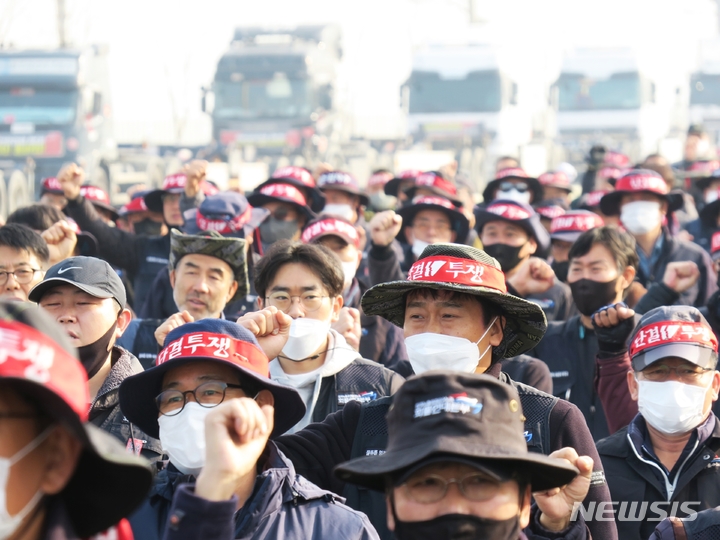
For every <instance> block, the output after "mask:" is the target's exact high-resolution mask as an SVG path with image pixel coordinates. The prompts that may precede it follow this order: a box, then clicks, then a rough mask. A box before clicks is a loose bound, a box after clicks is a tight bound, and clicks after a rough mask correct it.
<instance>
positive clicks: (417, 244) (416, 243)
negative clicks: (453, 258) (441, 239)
mask: <svg viewBox="0 0 720 540" xmlns="http://www.w3.org/2000/svg"><path fill="white" fill-rule="evenodd" d="M429 245H430V244H428V243H427V242H423V241H422V240H418V239H417V238H416V239H415V240H413V244H412V252H413V255H415V257H420V255H422V252H423V251H425V248H426V247H428V246H429Z"/></svg>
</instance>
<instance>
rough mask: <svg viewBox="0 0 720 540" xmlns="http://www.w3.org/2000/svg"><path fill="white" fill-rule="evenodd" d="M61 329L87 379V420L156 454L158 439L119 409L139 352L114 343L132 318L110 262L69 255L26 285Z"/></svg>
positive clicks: (153, 456)
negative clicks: (122, 390)
mask: <svg viewBox="0 0 720 540" xmlns="http://www.w3.org/2000/svg"><path fill="white" fill-rule="evenodd" d="M28 297H29V299H30V300H31V301H33V302H37V303H38V304H39V305H40V307H41V308H42V309H43V310H45V311H46V312H47V313H49V314H50V316H51V317H52V318H54V319H55V320H56V321H57V322H58V323H59V324H60V326H61V327H62V328H63V330H64V331H65V333H66V335H67V336H68V337H69V339H70V341H71V342H72V344H73V345H74V346H75V347H77V348H78V355H79V357H80V362H81V363H82V365H83V367H84V368H85V371H86V373H87V377H88V379H89V382H88V384H89V389H90V399H91V400H90V401H88V403H89V411H90V413H89V419H90V422H92V423H93V424H95V425H96V426H98V427H99V428H101V429H103V430H105V431H107V432H108V433H111V434H112V435H114V436H115V437H117V438H118V439H120V440H121V441H122V442H123V443H124V444H125V445H126V446H127V448H128V450H129V451H133V452H134V453H136V454H142V455H143V456H145V457H147V458H148V459H153V460H156V459H157V458H159V457H160V455H161V454H162V450H161V448H160V443H159V442H158V441H157V440H156V439H153V438H152V437H148V436H147V435H146V434H145V433H143V432H142V431H141V430H139V429H138V428H137V427H135V426H133V425H132V424H131V423H128V422H127V420H126V419H125V416H124V415H123V413H122V411H121V410H120V404H119V401H118V388H119V387H120V383H121V382H122V381H123V380H124V379H125V378H127V377H129V376H130V375H132V374H134V373H139V372H141V371H142V366H141V365H140V363H139V362H138V360H137V358H135V356H133V355H132V354H131V353H129V352H128V351H126V350H125V349H123V348H121V347H118V346H117V345H116V342H117V339H118V338H119V337H120V336H121V335H122V334H123V332H124V331H125V329H126V328H127V326H128V323H129V322H130V317H131V315H130V311H129V310H128V309H127V306H126V300H125V288H124V287H123V285H122V281H120V278H119V277H118V275H117V274H116V273H115V272H114V271H113V269H112V268H111V267H110V265H109V264H108V263H106V262H105V261H101V260H100V259H95V258H93V257H71V258H69V259H66V260H64V261H62V262H60V263H58V264H56V265H55V266H53V267H51V268H50V269H49V270H48V271H47V273H46V274H45V278H44V279H43V280H42V281H41V282H40V283H38V284H37V285H36V286H35V287H33V289H32V290H31V291H30V294H29V295H28Z"/></svg>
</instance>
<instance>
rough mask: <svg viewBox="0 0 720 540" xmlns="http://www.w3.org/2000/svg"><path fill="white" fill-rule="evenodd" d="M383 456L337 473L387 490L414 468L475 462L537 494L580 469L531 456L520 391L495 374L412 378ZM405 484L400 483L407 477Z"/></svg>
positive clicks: (396, 402)
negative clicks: (388, 483)
mask: <svg viewBox="0 0 720 540" xmlns="http://www.w3.org/2000/svg"><path fill="white" fill-rule="evenodd" d="M387 424H388V445H387V449H386V451H385V453H384V454H382V455H379V456H364V457H360V458H357V459H353V460H351V461H348V462H346V463H343V464H341V465H339V466H338V467H336V468H335V475H336V476H337V477H338V478H340V479H341V480H343V481H345V482H350V483H352V484H358V485H360V486H363V487H366V488H369V489H373V490H376V491H384V490H385V488H386V479H387V477H388V476H390V477H391V478H392V479H393V480H394V481H395V482H396V483H397V481H398V479H401V478H402V477H403V475H407V473H408V471H412V470H416V469H417V468H419V467H422V466H424V465H426V464H428V463H432V462H437V461H453V460H457V459H460V460H461V461H463V462H466V463H467V462H471V463H474V464H475V465H476V466H477V467H478V468H480V469H482V470H485V471H487V472H488V473H489V474H491V475H492V476H494V477H495V478H496V479H498V480H509V479H510V477H511V475H512V473H519V474H520V475H521V476H522V477H525V478H527V479H529V481H530V485H531V486H532V490H533V491H545V490H548V489H552V488H556V487H560V486H564V485H566V484H569V483H570V482H571V481H572V480H573V479H574V478H575V477H576V476H577V475H578V474H579V471H578V469H577V468H575V466H573V465H571V464H570V463H569V462H568V461H567V460H564V459H556V458H551V457H548V456H545V455H542V454H537V453H532V452H529V451H528V449H527V443H526V442H525V437H524V435H523V433H524V431H525V427H524V417H523V412H522V409H521V407H520V398H519V396H518V393H517V390H515V388H514V387H513V386H511V385H509V384H505V383H502V382H500V381H498V380H497V379H496V378H494V377H491V376H489V375H475V374H465V373H455V372H447V371H429V372H427V373H424V374H422V375H418V376H415V377H412V378H411V379H408V381H407V382H405V384H403V386H402V387H401V388H400V390H398V391H397V393H396V394H395V396H394V398H393V405H392V407H391V408H390V410H389V411H388V415H387ZM401 481H402V480H401Z"/></svg>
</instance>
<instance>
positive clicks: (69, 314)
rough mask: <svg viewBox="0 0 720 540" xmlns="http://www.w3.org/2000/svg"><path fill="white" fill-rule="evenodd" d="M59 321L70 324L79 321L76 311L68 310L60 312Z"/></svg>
mask: <svg viewBox="0 0 720 540" xmlns="http://www.w3.org/2000/svg"><path fill="white" fill-rule="evenodd" d="M57 321H58V322H59V323H60V324H70V323H75V322H77V317H76V316H75V312H74V311H70V310H66V311H63V313H61V314H60V316H59V317H58V319H57Z"/></svg>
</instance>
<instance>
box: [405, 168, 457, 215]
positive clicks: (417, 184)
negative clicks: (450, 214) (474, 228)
mask: <svg viewBox="0 0 720 540" xmlns="http://www.w3.org/2000/svg"><path fill="white" fill-rule="evenodd" d="M420 189H425V190H427V191H429V192H430V193H432V194H433V195H435V196H436V197H443V198H444V199H448V200H449V201H450V202H451V203H453V204H454V205H455V206H457V207H458V208H459V207H461V206H462V205H463V203H462V201H461V200H460V199H458V198H457V186H456V185H455V184H453V183H452V182H450V180H447V179H446V178H445V177H444V176H443V174H442V173H441V172H440V171H428V172H424V173H422V174H420V175H418V176H417V177H416V178H415V181H414V182H413V185H412V186H410V187H409V188H407V189H406V190H405V193H406V195H407V196H408V198H409V199H414V198H415V195H416V194H417V192H418V190H420Z"/></svg>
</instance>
